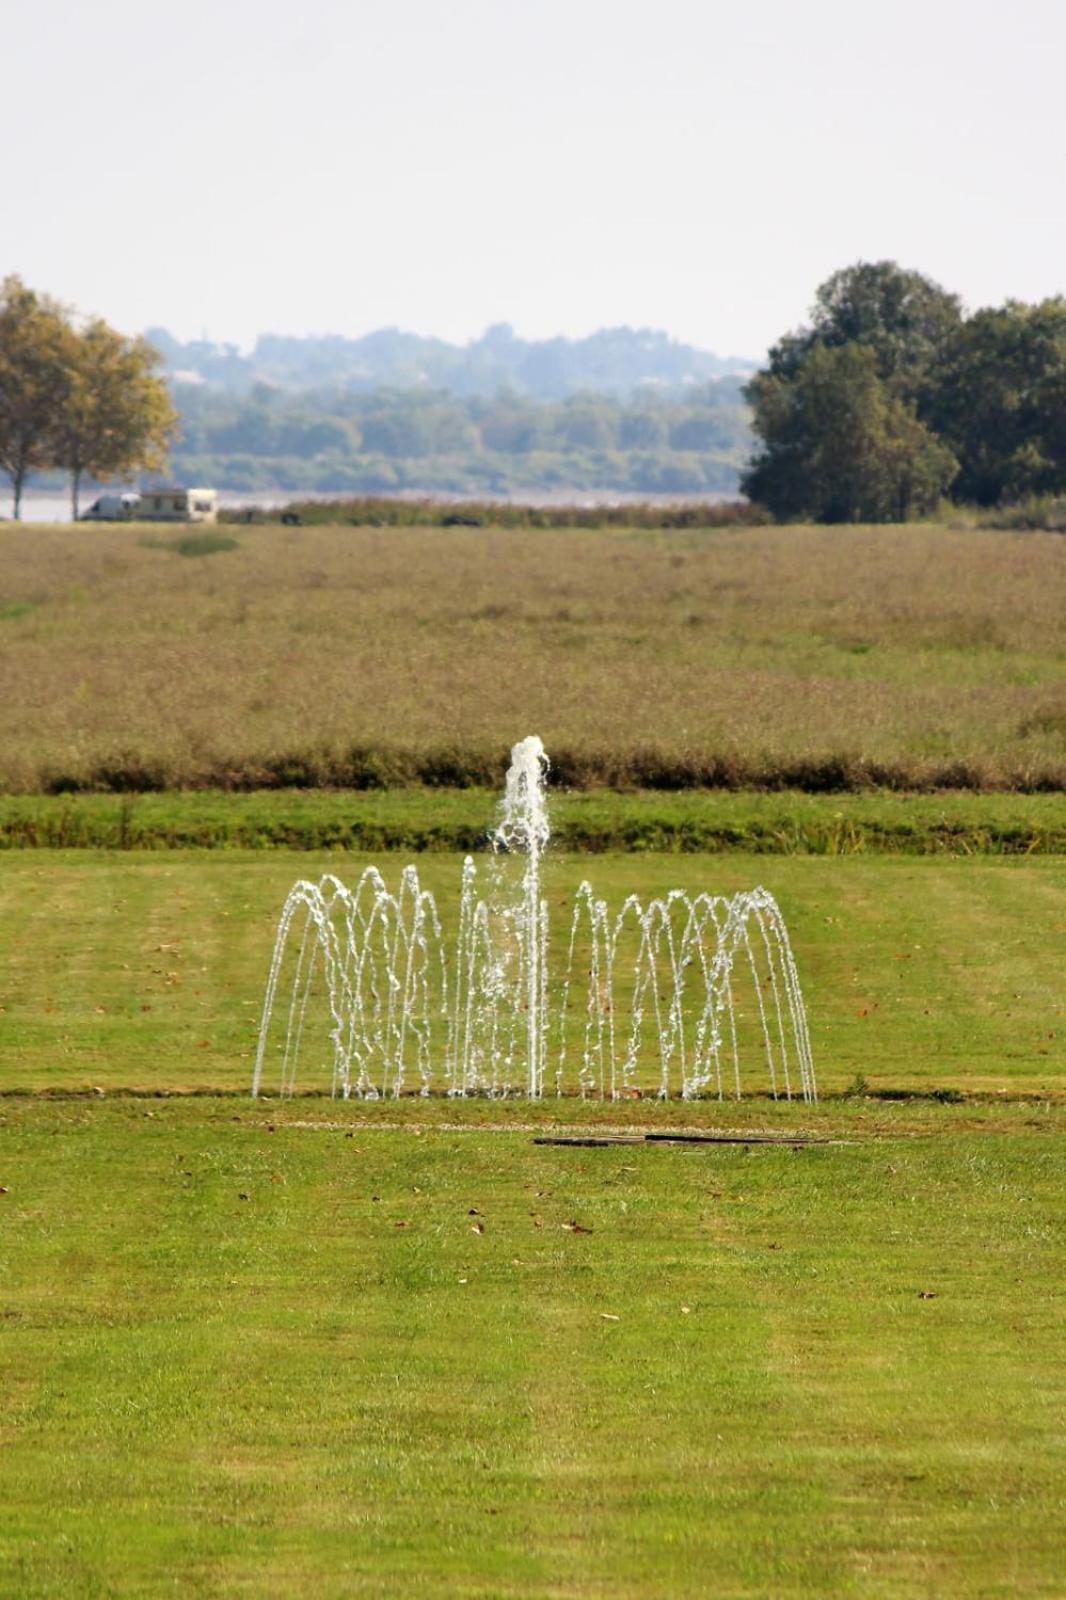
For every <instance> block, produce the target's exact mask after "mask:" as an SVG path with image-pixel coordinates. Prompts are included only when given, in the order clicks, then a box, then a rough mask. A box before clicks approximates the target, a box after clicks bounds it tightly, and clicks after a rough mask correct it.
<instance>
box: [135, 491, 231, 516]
mask: <svg viewBox="0 0 1066 1600" xmlns="http://www.w3.org/2000/svg"><path fill="white" fill-rule="evenodd" d="M135 515H136V518H137V521H138V522H217V521H218V491H217V490H215V489H144V490H142V492H141V503H140V505H139V506H138V507H137V511H136V513H135Z"/></svg>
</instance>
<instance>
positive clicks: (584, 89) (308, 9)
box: [0, 0, 1066, 356]
mask: <svg viewBox="0 0 1066 1600" xmlns="http://www.w3.org/2000/svg"><path fill="white" fill-rule="evenodd" d="M2 10H3V28H2V33H0V62H2V71H0V77H2V84H3V90H2V97H0V137H2V140H3V146H2V148H3V150H4V153H5V159H4V163H3V165H4V169H5V170H4V179H3V185H2V191H0V272H4V271H15V272H18V273H20V274H21V275H22V276H23V277H24V278H25V279H26V280H27V281H28V282H29V283H30V284H32V285H33V286H34V287H35V288H39V289H45V290H48V291H49V292H51V293H53V294H56V295H58V296H60V297H61V298H63V299H65V300H68V301H70V302H72V303H74V304H75V305H77V306H78V307H80V308H81V309H83V310H86V311H92V312H96V313H100V314H102V315H103V316H105V317H107V318H108V319H109V320H111V321H112V322H114V323H115V324H117V325H118V326H120V327H121V328H123V329H124V330H127V331H134V330H138V329H140V328H143V327H145V326H147V325H150V324H164V325H166V326H168V327H170V328H171V329H172V331H174V332H176V333H178V334H180V335H182V336H185V337H189V336H192V335H198V334H200V333H201V332H203V331H205V330H206V332H207V333H208V335H209V336H210V337H212V338H216V339H231V340H234V341H236V342H238V343H242V344H245V343H249V342H251V340H252V339H253V338H254V337H255V335H256V334H257V333H259V332H260V331H264V330H269V331H275V332H284V333H309V332H334V333H343V334H349V335H354V334H359V333H362V332H366V331H368V330H369V329H371V328H376V327H381V326H383V325H399V326H401V327H404V328H410V329H413V330H415V331H418V332H422V333H435V334H441V335H444V336H445V337H448V338H452V339H461V340H462V339H467V338H470V337H472V336H475V335H477V334H478V333H479V332H480V331H481V330H482V329H483V328H484V327H485V326H486V325H487V324H488V323H490V322H494V321H509V322H513V323H514V325H515V327H516V329H517V331H518V332H519V333H520V334H523V335H526V336H529V337H541V336H545V335H549V334H556V333H565V334H571V335H574V334H581V333H586V332H590V331H591V330H593V329H594V328H598V327H603V326H608V325H613V324H617V323H630V324H634V325H649V326H654V327H660V328H666V329H667V330H668V331H669V332H671V333H673V334H676V335H678V336H679V337H681V338H683V339H686V340H690V341H692V342H694V343H696V344H699V345H702V346H705V347H707V348H710V349H714V350H717V351H719V352H720V353H722V354H750V355H755V356H758V355H760V354H761V353H762V351H763V350H764V349H765V347H766V346H767V344H768V343H769V342H770V341H772V340H773V339H774V338H776V337H777V336H778V335H779V334H780V333H781V332H783V331H784V330H785V329H786V328H788V327H790V326H794V325H795V324H796V323H797V322H798V321H800V320H801V319H802V318H803V317H804V316H805V314H806V310H807V308H808V306H809V304H810V301H811V298H812V295H813V292H814V289H815V287H816V286H817V284H818V283H819V282H820V281H821V280H822V279H823V278H825V277H826V276H827V275H828V274H829V273H830V272H832V271H833V270H834V269H835V268H837V267H840V266H844V265H847V264H848V263H850V262H852V261H855V260H857V259H860V258H863V259H867V260H870V259H877V258H880V257H883V256H891V257H894V258H895V259H897V260H898V261H900V262H902V263H903V264H905V265H907V266H913V267H917V268H919V269H921V270H922V271H925V272H927V273H930V274H931V275H932V276H934V277H936V278H937V279H939V280H940V281H941V282H942V283H943V284H945V285H946V286H947V287H949V288H952V289H955V290H957V291H958V292H959V293H961V294H962V296H963V298H964V299H965V300H966V302H967V303H968V304H970V305H971V306H974V305H980V304H989V303H995V302H999V301H1001V300H1003V299H1005V298H1007V297H1008V296H1014V297H1017V298H1020V299H1037V298H1040V297H1043V296H1045V295H1049V294H1053V293H1060V292H1063V291H1066V134H1064V100H1063V91H1062V70H1063V61H1064V59H1066V0H1011V3H1010V4H1004V3H1002V0H996V3H994V4H993V3H991V0H893V3H892V4H877V5H874V4H870V3H867V0H807V3H802V0H793V3H790V0H729V3H728V4H721V3H719V0H302V3H300V4H296V5H294V4H292V3H291V0H285V3H281V0H181V3H174V0H167V3H165V4H164V3H159V0H92V3H91V4H90V3H87V0H4V3H3V7H2ZM16 152H17V155H16Z"/></svg>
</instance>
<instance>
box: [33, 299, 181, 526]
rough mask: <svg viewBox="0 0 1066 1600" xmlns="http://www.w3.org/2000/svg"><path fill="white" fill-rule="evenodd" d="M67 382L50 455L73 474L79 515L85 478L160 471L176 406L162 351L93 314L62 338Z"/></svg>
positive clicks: (73, 494)
mask: <svg viewBox="0 0 1066 1600" xmlns="http://www.w3.org/2000/svg"><path fill="white" fill-rule="evenodd" d="M64 356H65V360H66V363H67V367H68V374H69V376H68V383H67V386H66V390H65V393H64V396H63V400H62V402H61V405H60V408H59V411H58V415H57V416H56V418H55V420H54V424H53V430H52V437H53V441H54V445H53V451H52V462H53V464H54V465H56V466H61V467H65V468H66V470H67V471H68V472H69V473H70V486H71V510H72V513H73V517H74V521H75V522H76V521H77V520H78V509H79V507H78V500H79V494H80V490H81V483H82V479H83V478H85V477H93V478H97V479H99V480H100V481H106V480H107V479H109V478H119V477H126V476H127V475H128V474H129V473H131V472H132V471H133V470H134V469H135V468H138V467H146V468H149V469H151V470H159V469H160V468H161V467H162V466H163V464H164V463H165V461H166V451H167V442H168V440H169V438H170V436H171V435H172V434H173V433H174V431H175V429H176V427H177V421H178V419H177V413H176V412H175V410H174V407H173V406H172V404H171V401H170V394H169V391H168V389H167V386H166V382H165V380H164V379H163V378H162V377H160V376H159V373H158V371H157V369H158V367H159V366H160V364H161V361H162V357H161V356H160V355H159V352H158V351H157V350H155V349H154V348H153V347H152V346H151V345H150V344H148V342H147V341H146V340H145V339H128V338H125V337H124V336H123V335H122V334H120V333H116V332H115V330H114V329H113V328H110V327H108V325H107V323H106V322H103V321H101V320H100V319H98V318H97V319H95V320H93V321H92V322H90V323H88V325H87V326H86V327H85V329H84V330H83V331H82V332H81V333H77V332H75V331H74V330H73V329H70V328H68V329H67V331H66V337H65V341H64Z"/></svg>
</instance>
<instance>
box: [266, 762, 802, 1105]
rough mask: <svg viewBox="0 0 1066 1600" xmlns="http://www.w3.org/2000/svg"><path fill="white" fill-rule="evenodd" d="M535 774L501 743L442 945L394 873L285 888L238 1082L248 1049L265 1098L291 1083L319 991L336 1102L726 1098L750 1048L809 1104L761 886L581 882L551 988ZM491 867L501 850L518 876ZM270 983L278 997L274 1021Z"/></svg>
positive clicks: (426, 899)
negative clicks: (499, 777)
mask: <svg viewBox="0 0 1066 1600" xmlns="http://www.w3.org/2000/svg"><path fill="white" fill-rule="evenodd" d="M547 771H548V758H547V756H546V754H545V751H544V746H543V745H542V744H541V741H540V740H539V739H538V738H536V737H530V738H527V739H523V740H522V741H521V742H520V743H519V744H516V745H515V746H514V748H513V750H512V751H511V764H510V767H509V769H508V772H507V780H506V785H505V789H504V795H503V800H502V802H501V807H500V818H499V821H498V824H497V826H496V828H495V829H494V831H493V832H492V833H491V835H490V843H491V845H492V854H491V856H490V858H489V867H488V871H487V872H486V873H485V874H483V876H484V877H485V879H486V880H487V882H486V887H485V890H484V892H482V891H481V889H480V886H479V882H480V880H479V873H478V868H477V867H476V865H475V863H474V861H473V859H472V858H471V857H470V856H467V858H466V860H465V862H464V864H463V868H462V874H461V879H460V889H459V906H458V920H457V925H456V928H455V931H454V937H453V938H451V939H449V938H447V937H446V935H445V930H444V926H443V922H442V918H441V915H440V913H439V911H438V908H437V903H436V900H435V899H434V897H433V895H432V894H431V893H430V892H429V891H428V890H427V889H424V888H423V887H422V885H421V884H420V882H419V877H418V871H417V869H416V868H415V867H414V866H407V867H405V868H404V869H403V871H402V872H401V874H400V880H399V886H398V888H397V889H395V890H391V889H390V888H389V887H388V885H387V884H386V882H385V880H384V878H383V877H382V874H381V873H380V871H379V870H378V868H377V867H373V866H371V867H367V868H366V869H365V870H364V871H363V873H362V875H361V877H360V878H359V881H358V883H357V884H356V885H355V887H354V888H347V887H346V886H345V885H344V884H343V883H342V882H341V881H340V879H339V878H336V877H335V876H333V874H332V873H327V874H326V876H325V877H323V878H322V879H321V880H320V881H319V882H318V883H312V882H310V881H309V880H307V879H301V880H300V881H299V882H298V883H296V884H295V885H294V886H293V888H292V889H291V891H290V892H289V895H288V898H287V899H286V901H285V905H284V907H283V908H282V912H281V918H280V921H279V923H278V930H277V937H276V939H275V943H274V954H273V958H272V961H271V965H270V973H269V976H268V979H267V987H266V995H265V998H264V1002H263V1014H262V1020H261V1023H260V1030H259V1043H258V1048H257V1051H256V1060H255V1074H254V1078H253V1083H252V1093H253V1094H258V1093H259V1092H260V1089H261V1088H262V1087H263V1075H264V1068H265V1066H266V1062H267V1057H268V1052H269V1053H272V1054H274V1055H275V1056H276V1057H277V1058H278V1059H279V1062H280V1089H281V1092H282V1093H291V1092H292V1091H293V1090H294V1089H295V1087H296V1072H297V1065H298V1061H299V1058H300V1049H301V1043H302V1042H303V1041H304V1036H305V1029H306V1025H307V1020H308V1015H309V1008H310V1007H311V1005H312V1000H313V998H314V997H315V995H316V993H318V992H319V991H321V992H322V993H323V994H324V1003H325V1006H326V1008H327V1012H328V1041H329V1042H328V1049H329V1052H330V1054H331V1056H332V1090H333V1093H334V1094H339V1095H342V1096H343V1097H344V1098H346V1099H347V1098H348V1097H349V1096H352V1095H354V1096H358V1097H361V1098H364V1099H376V1098H378V1097H380V1096H384V1095H399V1094H402V1093H404V1092H407V1091H410V1090H412V1089H413V1090H415V1091H416V1092H420V1093H422V1094H430V1093H432V1092H434V1091H436V1090H442V1091H444V1092H445V1093H447V1094H450V1095H469V1094H493V1095H508V1094H516V1093H524V1094H526V1095H527V1096H529V1098H531V1099H539V1098H541V1097H542V1096H543V1095H544V1094H545V1092H546V1091H548V1090H549V1089H553V1090H554V1092H555V1093H556V1094H565V1093H571V1092H577V1093H580V1094H582V1095H585V1096H597V1097H600V1098H611V1099H617V1098H619V1097H621V1096H629V1095H636V1094H641V1093H645V1092H654V1093H656V1094H658V1095H660V1096H661V1097H663V1098H667V1097H669V1096H670V1095H673V1094H680V1095H681V1096H682V1097H683V1098H686V1099H692V1098H695V1097H697V1096H701V1095H708V1094H711V1095H716V1096H717V1097H718V1098H719V1099H721V1098H723V1097H724V1096H725V1094H726V1093H730V1094H732V1095H735V1096H736V1097H737V1098H739V1097H740V1094H741V1074H742V1066H745V1065H746V1057H747V1055H748V1052H749V1049H752V1048H753V1049H754V1051H755V1052H756V1054H757V1055H758V1057H759V1059H760V1060H761V1061H762V1062H764V1064H765V1071H766V1078H765V1080H764V1082H765V1085H766V1087H767V1088H768V1089H769V1091H770V1093H771V1094H772V1095H773V1097H774V1098H775V1099H776V1098H778V1096H779V1095H780V1096H783V1097H785V1098H787V1099H792V1098H793V1096H797V1097H802V1098H803V1099H804V1100H806V1101H812V1100H814V1099H815V1098H816V1095H817V1091H816V1087H815V1079H814V1067H813V1063H812V1060H811V1046H810V1035H809V1032H808V1028H807V1018H806V1012H805V1009H804V1005H803V996H802V994H801V992H800V985H799V977H798V975H797V972H796V964H795V960H794V959H793V955H792V948H791V945H790V943H789V938H788V931H787V929H786V927H785V923H784V919H783V918H782V916H781V912H780V910H779V908H778V906H777V902H776V901H775V900H774V898H773V896H772V895H771V894H769V893H768V892H767V891H766V890H765V889H752V890H748V891H745V892H743V893H740V894H736V895H733V896H731V897H727V896H723V895H712V894H706V893H703V894H697V895H693V896H690V895H688V894H686V893H685V892H684V891H682V890H680V889H671V890H670V891H669V893H667V894H666V895H665V896H664V897H662V898H659V899H653V900H650V901H648V902H647V903H646V904H645V903H644V902H642V901H641V900H640V899H639V897H638V896H636V895H630V896H629V897H628V899H627V900H626V901H625V902H624V904H623V905H622V907H621V909H620V910H618V911H617V912H614V913H612V912H611V910H610V909H609V907H608V905H607V903H606V901H604V900H600V899H597V898H596V896H595V894H594V892H593V889H592V886H591V884H590V883H588V881H585V882H583V883H582V884H581V885H580V886H579V888H578V890H577V892H576V894H575V895H574V896H573V899H572V902H571V906H570V917H569V932H568V936H567V937H566V939H565V941H563V944H564V945H565V957H564V959H563V960H562V961H561V963H560V974H559V980H558V982H557V983H556V984H554V985H553V983H552V981H551V978H550V965H551V954H552V947H551V940H550V928H549V915H548V904H547V901H546V900H545V899H544V897H543V894H542V881H541V880H542V870H543V864H544V852H545V850H546V848H547V846H548V842H549V839H550V826H549V818H548V805H547V797H546V786H545V785H546V776H547ZM511 863H521V879H520V881H516V879H515V874H514V872H513V870H512V868H511ZM562 947H563V946H560V948H562ZM449 951H450V952H451V953H450V954H449ZM283 978H284V983H283ZM280 993H287V995H288V1008H287V1011H285V1013H284V1017H283V1020H281V1021H276V1019H275V1011H276V1010H278V1009H279V1008H278V1004H277V1002H278V997H279V994H280ZM747 1070H749V1071H750V1068H749V1069H747Z"/></svg>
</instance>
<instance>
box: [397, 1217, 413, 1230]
mask: <svg viewBox="0 0 1066 1600" xmlns="http://www.w3.org/2000/svg"><path fill="white" fill-rule="evenodd" d="M410 1226H411V1224H410V1223H409V1222H407V1221H406V1220H405V1219H404V1218H401V1219H400V1221H399V1222H395V1223H393V1227H395V1228H409V1227H410Z"/></svg>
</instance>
